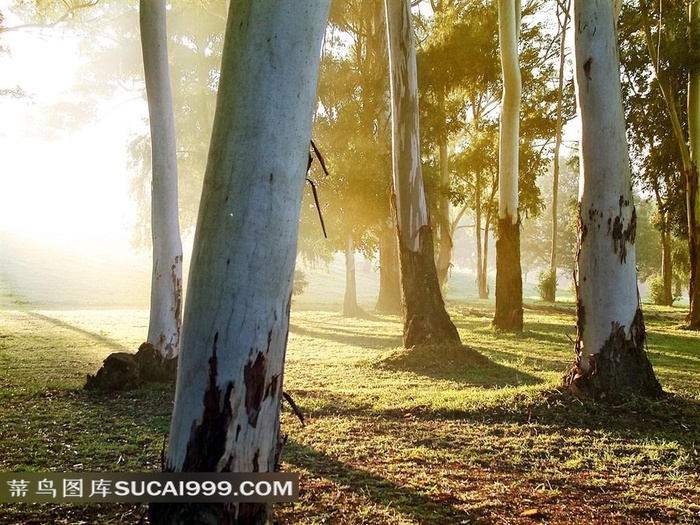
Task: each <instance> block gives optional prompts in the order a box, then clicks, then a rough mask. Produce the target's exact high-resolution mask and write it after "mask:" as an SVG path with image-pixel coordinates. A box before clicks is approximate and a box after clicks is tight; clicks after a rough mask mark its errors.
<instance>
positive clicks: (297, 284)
mask: <svg viewBox="0 0 700 525" xmlns="http://www.w3.org/2000/svg"><path fill="white" fill-rule="evenodd" d="M307 286H309V281H308V280H307V279H306V274H305V273H304V272H303V271H302V270H294V287H293V288H292V294H293V295H299V294H302V293H304V290H306V287H307Z"/></svg>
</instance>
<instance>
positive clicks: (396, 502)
mask: <svg viewBox="0 0 700 525" xmlns="http://www.w3.org/2000/svg"><path fill="white" fill-rule="evenodd" d="M284 460H285V462H287V463H290V464H292V465H294V466H296V467H298V468H302V469H305V470H308V471H309V472H310V473H311V475H313V476H317V477H323V478H327V479H329V480H331V481H333V482H334V484H335V485H337V486H338V487H349V490H351V491H353V492H355V493H356V494H361V495H362V496H364V497H365V498H368V499H370V500H372V501H373V502H375V503H376V504H378V505H382V506H384V507H390V508H392V509H394V510H396V511H398V512H400V513H401V514H403V515H405V516H410V517H411V518H413V519H414V520H416V521H418V522H420V523H422V524H425V525H429V524H430V525H432V524H435V525H443V524H445V523H472V520H473V519H474V518H475V516H474V515H470V514H468V513H466V512H465V511H464V510H462V509H459V508H458V507H457V506H456V505H455V504H456V503H459V500H457V499H456V498H455V497H454V496H452V495H449V494H437V495H436V496H435V497H429V496H427V495H425V494H421V493H420V492H417V491H415V490H411V489H410V488H407V487H402V486H401V485H399V484H397V483H395V482H393V481H391V480H388V479H386V478H383V477H381V476H378V475H376V474H373V473H371V472H368V471H366V470H363V469H359V468H356V467H352V466H350V465H348V464H346V463H343V462H342V461H338V460H337V459H335V458H333V457H332V456H330V455H328V454H326V453H324V452H321V451H319V450H316V449H313V448H311V447H308V446H306V445H303V444H300V443H296V442H294V441H289V442H288V443H287V445H286V446H285V449H284ZM304 481H305V480H304V478H303V477H302V479H301V483H300V492H301V493H302V497H303V493H304V491H306V490H312V491H313V490H319V489H314V488H311V489H308V488H306V487H305V486H304V484H305V483H304ZM407 481H408V480H407ZM328 488H329V489H330V490H331V491H332V492H333V493H334V495H337V494H338V488H337V487H332V488H331V487H328ZM311 497H312V498H313V499H314V501H316V500H318V499H322V498H320V497H316V498H315V497H314V495H313V494H312V495H311Z"/></svg>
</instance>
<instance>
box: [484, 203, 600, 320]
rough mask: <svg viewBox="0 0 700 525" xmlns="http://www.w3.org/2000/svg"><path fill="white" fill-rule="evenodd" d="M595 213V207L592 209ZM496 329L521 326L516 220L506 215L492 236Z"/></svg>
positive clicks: (520, 291) (520, 281)
mask: <svg viewBox="0 0 700 525" xmlns="http://www.w3.org/2000/svg"><path fill="white" fill-rule="evenodd" d="M593 213H595V211H593ZM493 326H494V327H496V328H497V329H499V330H507V331H511V332H522V330H523V274H522V268H521V266H520V220H517V221H516V222H515V223H513V219H512V218H511V217H510V216H508V217H506V218H505V219H499V221H498V240H496V313H495V315H494V318H493Z"/></svg>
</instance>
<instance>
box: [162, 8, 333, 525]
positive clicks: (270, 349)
mask: <svg viewBox="0 0 700 525" xmlns="http://www.w3.org/2000/svg"><path fill="white" fill-rule="evenodd" d="M329 7H330V0H309V1H307V2H297V1H296V0H255V1H249V2H234V3H232V5H231V9H230V12H229V16H228V22H227V30H226V36H225V43H224V54H223V57H222V67H221V81H220V85H219V95H218V99H217V107H216V116H215V120H214V129H213V133H212V140H211V147H210V151H209V159H208V164H207V169H206V173H205V178H204V187H203V191H202V200H201V205H200V214H199V218H198V222H197V230H196V236H195V243H194V249H193V260H192V268H191V271H190V280H189V287H188V292H187V294H188V295H187V303H186V304H187V307H186V309H185V317H184V325H183V340H182V351H181V355H180V363H179V369H178V381H177V389H176V394H175V408H174V413H173V420H172V424H171V431H170V447H169V451H168V462H167V468H168V470H171V471H201V472H217V471H231V472H273V471H274V469H275V466H276V464H277V463H278V460H279V453H280V440H279V411H280V399H281V395H282V379H283V373H284V359H285V352H286V345H287V335H288V331H289V309H290V302H291V293H292V283H293V275H294V263H295V258H296V249H297V233H298V224H299V213H300V206H301V197H302V192H303V188H304V179H305V174H306V168H307V164H308V155H309V139H310V136H311V123H312V115H313V111H314V107H315V98H316V83H317V78H318V66H319V60H320V48H321V39H322V36H323V30H324V27H325V24H326V20H327V16H328V10H329ZM151 520H152V522H153V523H155V524H160V523H168V524H173V523H178V524H180V523H182V524H185V523H187V524H194V523H221V522H226V523H240V524H243V523H246V524H247V523H271V520H272V518H271V515H270V508H269V505H265V504H227V505H224V504H210V505H196V504H193V505H186V504H183V505H177V506H173V505H170V506H158V505H152V506H151Z"/></svg>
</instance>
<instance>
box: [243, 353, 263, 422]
mask: <svg viewBox="0 0 700 525" xmlns="http://www.w3.org/2000/svg"><path fill="white" fill-rule="evenodd" d="M268 344H269V340H268ZM266 371H267V360H266V359H265V356H264V355H263V354H262V353H260V352H258V355H257V357H256V358H255V361H254V362H253V361H249V362H248V364H246V365H245V368H244V369H243V382H244V383H245V409H246V413H247V414H248V423H249V424H250V426H251V427H253V428H255V427H256V426H257V424H258V416H259V415H260V408H261V405H262V401H263V399H264V398H265V372H266Z"/></svg>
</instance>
